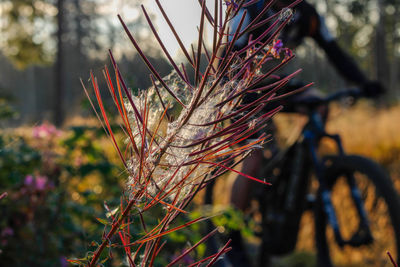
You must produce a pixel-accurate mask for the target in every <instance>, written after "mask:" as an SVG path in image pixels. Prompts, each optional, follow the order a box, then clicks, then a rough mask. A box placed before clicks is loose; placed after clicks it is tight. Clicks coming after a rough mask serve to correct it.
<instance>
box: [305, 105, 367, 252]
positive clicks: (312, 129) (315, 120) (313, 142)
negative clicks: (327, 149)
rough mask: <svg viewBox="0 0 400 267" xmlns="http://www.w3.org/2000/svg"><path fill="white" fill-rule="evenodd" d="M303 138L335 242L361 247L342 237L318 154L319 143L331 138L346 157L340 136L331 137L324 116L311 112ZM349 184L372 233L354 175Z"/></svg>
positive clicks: (363, 220)
mask: <svg viewBox="0 0 400 267" xmlns="http://www.w3.org/2000/svg"><path fill="white" fill-rule="evenodd" d="M302 136H303V142H304V143H305V144H306V146H307V147H308V150H309V152H310V157H311V161H312V164H313V168H314V170H315V175H316V177H317V179H318V182H319V190H320V192H321V198H322V204H323V210H324V211H325V214H326V216H327V219H328V222H329V224H330V225H331V227H332V229H333V231H334V235H335V240H336V242H337V244H338V245H339V246H340V247H343V246H344V245H346V244H350V245H359V244H354V241H352V239H350V240H344V239H343V237H342V234H341V231H340V226H339V223H338V220H337V216H336V212H335V209H334V207H333V204H332V201H331V192H330V190H329V189H328V186H327V184H326V183H327V181H326V180H325V174H324V171H325V162H323V160H322V159H321V158H320V157H319V156H318V154H317V148H318V144H319V141H320V140H321V139H322V138H329V139H332V140H333V141H334V142H335V144H336V146H337V149H338V153H339V155H344V154H345V152H344V149H343V145H342V142H341V139H340V136H339V135H337V134H335V135H331V134H328V133H327V132H326V130H325V123H324V121H323V119H322V116H321V114H320V113H318V112H317V111H315V110H311V111H310V113H309V121H308V123H307V124H306V126H305V127H304V129H303V132H302ZM347 182H348V184H349V186H350V192H351V196H352V198H353V201H354V203H355V206H356V209H357V212H358V215H359V218H360V226H361V227H363V229H365V230H367V232H368V233H370V231H369V222H368V217H367V213H366V211H365V208H364V203H363V201H362V199H361V194H360V191H359V189H358V187H357V185H356V183H355V180H354V176H353V175H352V174H349V175H347ZM356 234H357V233H356Z"/></svg>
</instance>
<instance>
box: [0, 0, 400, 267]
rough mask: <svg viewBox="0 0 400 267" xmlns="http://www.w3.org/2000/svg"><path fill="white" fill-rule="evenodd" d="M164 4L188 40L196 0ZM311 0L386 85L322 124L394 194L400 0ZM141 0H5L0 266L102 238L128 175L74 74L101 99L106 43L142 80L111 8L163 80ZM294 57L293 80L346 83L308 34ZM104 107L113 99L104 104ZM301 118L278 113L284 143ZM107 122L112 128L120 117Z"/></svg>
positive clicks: (141, 84) (399, 145)
mask: <svg viewBox="0 0 400 267" xmlns="http://www.w3.org/2000/svg"><path fill="white" fill-rule="evenodd" d="M161 2H162V3H163V4H164V6H165V8H166V11H167V13H168V14H170V15H171V20H172V21H173V22H174V25H177V30H178V32H179V33H180V34H181V35H182V36H183V39H184V42H185V44H186V45H190V43H191V41H192V40H193V39H194V38H195V35H196V32H197V31H196V30H194V29H195V27H196V25H197V24H198V19H197V18H198V17H199V10H200V9H199V5H198V3H197V1H195V0H191V1H188V0H168V1H167V0H165V1H161ZM309 2H311V3H312V4H314V5H315V6H316V8H317V9H318V11H319V12H320V14H321V15H323V16H324V17H325V20H326V23H327V25H328V27H329V29H330V30H331V32H332V33H333V35H334V36H336V38H337V40H338V42H339V44H340V45H341V47H343V48H344V49H345V50H346V51H347V52H348V53H349V54H350V55H351V56H352V57H353V58H354V59H355V61H356V62H357V63H358V64H359V65H360V66H361V68H362V69H363V70H364V72H365V73H366V74H367V76H368V77H370V78H371V79H377V80H379V81H380V82H381V83H382V84H383V85H384V86H385V87H386V88H387V91H388V92H387V94H386V95H385V96H384V97H383V98H382V99H381V100H379V101H377V102H374V103H372V102H369V101H361V102H360V103H358V104H357V105H356V106H353V107H351V108H348V107H347V108H346V109H343V108H342V107H340V106H336V107H333V112H332V119H331V120H330V122H329V124H328V127H329V128H330V129H331V131H333V132H339V133H340V134H342V135H343V139H344V140H345V147H346V149H347V150H348V152H352V153H359V154H363V155H366V156H369V157H372V158H374V159H375V160H377V161H378V162H380V163H381V164H383V165H384V166H385V167H386V168H387V169H388V170H389V172H390V174H391V175H392V178H393V179H394V180H395V184H396V186H397V189H399V190H400V184H399V183H400V137H399V136H398V132H399V131H400V124H399V119H400V106H399V105H398V101H399V99H400V88H399V85H398V82H399V79H400V77H399V76H400V75H399V74H400V27H399V26H400V2H399V1H395V0H361V1H360V0H357V1H356V0H324V1H321V0H319V1H317V0H310V1H309ZM142 3H143V4H145V6H146V7H148V10H149V12H150V13H151V14H152V18H153V21H154V22H155V24H156V26H157V27H158V28H159V29H160V34H161V35H162V36H169V32H168V31H167V29H166V27H165V25H164V24H163V23H162V20H161V19H160V18H159V13H158V12H157V11H156V9H155V5H154V1H151V0H150V1H142ZM140 4H141V3H138V1H135V0H115V1H108V0H1V1H0V126H1V130H0V190H1V192H0V193H2V192H8V197H6V198H5V199H2V200H0V212H1V213H0V214H1V219H0V250H1V252H0V262H2V263H3V262H4V263H6V262H7V263H9V264H11V263H12V264H14V266H24V264H26V263H30V264H31V266H56V265H61V266H65V265H66V264H67V262H66V258H70V257H72V256H82V257H85V255H84V253H85V251H87V250H88V249H90V248H91V247H90V246H91V245H93V243H91V242H92V240H99V238H100V237H101V233H102V231H103V228H104V225H102V224H101V221H99V220H96V217H104V211H105V207H104V200H107V203H108V205H110V206H113V205H118V203H119V196H120V192H121V191H122V190H123V188H124V183H125V177H124V173H123V169H122V166H121V164H120V163H119V160H118V158H117V156H116V154H115V153H114V151H113V148H112V145H111V143H110V142H109V141H108V140H107V138H106V136H105V135H104V133H103V129H102V128H101V127H100V125H99V123H98V122H97V121H96V120H95V119H93V117H94V116H93V113H92V111H91V108H90V105H89V103H88V101H87V99H86V96H85V94H84V92H83V90H82V86H81V84H80V79H82V80H83V82H84V84H87V81H88V77H89V71H90V70H91V69H92V70H93V71H94V72H95V73H96V74H97V75H98V77H99V82H100V87H101V88H102V90H103V96H104V97H105V98H106V99H107V97H108V96H107V94H108V92H106V86H105V81H104V79H102V74H101V70H102V69H103V67H104V65H105V64H109V60H108V49H111V50H112V51H113V53H114V55H115V56H116V59H117V61H118V63H119V65H120V69H121V70H122V73H123V75H124V76H125V79H126V80H127V83H128V85H129V86H130V87H131V88H133V89H135V88H146V87H148V86H149V84H150V83H149V79H148V74H149V72H148V71H147V68H146V67H145V65H143V64H142V62H141V59H140V58H139V57H138V54H136V53H135V51H134V48H133V47H132V46H131V45H130V43H129V41H128V40H127V38H126V37H125V34H124V33H123V30H122V27H121V26H120V24H119V23H118V22H117V19H116V14H118V13H120V14H121V15H122V16H123V18H124V19H125V21H126V22H127V24H128V26H129V28H130V29H131V31H132V32H133V33H134V35H135V37H136V38H137V39H138V40H139V42H140V44H141V47H142V48H143V49H144V50H145V53H146V54H147V55H148V56H149V57H150V58H151V61H152V63H153V65H155V66H156V67H157V69H158V71H159V72H160V73H161V74H162V76H164V75H167V74H168V73H169V72H170V71H171V67H170V65H169V63H168V62H167V61H166V58H165V57H164V56H162V53H161V51H160V50H159V48H158V47H157V46H156V42H155V41H154V39H153V37H152V36H151V34H150V32H149V28H148V26H147V23H146V22H145V21H144V17H143V16H142V15H141V11H140ZM186 5H187V6H186ZM182 10H185V12H182ZM164 38H166V39H165V40H166V44H167V47H168V49H169V50H170V51H171V52H172V54H173V55H175V56H174V57H175V58H176V59H177V60H178V62H179V61H181V60H183V57H182V55H181V54H180V53H179V52H177V45H176V44H175V43H173V42H171V41H170V40H169V39H168V37H164ZM295 54H296V56H297V57H296V59H295V60H294V61H293V62H292V64H291V66H290V68H292V69H297V68H300V67H301V68H302V69H303V73H302V74H301V75H302V76H301V77H300V79H302V80H304V81H306V82H310V81H314V82H315V83H316V86H317V87H318V88H319V89H321V90H322V91H325V92H329V91H334V90H338V89H340V88H344V87H346V83H345V81H343V80H342V78H341V77H340V76H339V75H338V74H337V73H336V72H335V70H334V69H333V68H332V67H331V66H330V65H329V64H328V62H327V59H326V58H325V56H324V54H323V52H322V51H321V50H320V49H319V48H318V46H317V45H316V44H315V43H313V41H312V40H306V41H305V42H304V44H303V45H302V46H301V47H299V48H297V49H296V51H295ZM111 102H112V101H111V98H110V99H109V104H110V105H108V106H110V107H111V106H112V103H111ZM111 114H112V113H111ZM278 119H279V118H278ZM298 121H299V120H297V119H287V118H283V119H281V123H278V126H279V127H280V130H281V132H282V139H283V140H285V139H290V134H286V133H285V130H286V132H287V133H292V134H293V131H292V129H293V127H296V125H297V124H298ZM114 126H115V130H116V132H118V129H119V128H118V124H117V122H115V125H114ZM119 134H120V135H121V136H122V133H119ZM120 139H121V142H122V141H123V140H122V138H120ZM231 180H232V177H231V178H229V177H228V178H225V179H222V184H221V185H220V186H219V187H220V190H223V194H221V195H223V196H224V197H222V198H221V199H220V200H218V202H219V204H224V205H225V204H227V199H229V196H228V195H229V186H230V183H231ZM11 204H12V205H11ZM54 222H57V223H54ZM304 225H305V227H303V233H304V231H305V234H303V235H304V236H305V240H306V241H304V242H303V243H301V242H302V241H300V245H299V248H301V249H305V250H307V249H310V246H308V245H307V242H308V241H307V238H306V237H307V233H308V232H307V231H308V230H307V223H304ZM310 231H311V230H310ZM170 238H171V239H173V241H174V242H175V244H177V247H179V244H181V243H182V244H183V243H184V242H185V238H184V239H183V240H182V237H181V236H174V235H172V237H170ZM174 238H175V239H174ZM193 238H195V237H193ZM309 239H310V238H308V240H309ZM302 244H303V245H302ZM203 250H204V248H203ZM21 251H24V253H23V256H21ZM199 253H200V252H199ZM203 253H204V251H203ZM171 254H173V252H171ZM120 260H121V258H120V259H119V258H118V256H115V257H114V261H113V262H112V264H115V265H116V266H117V265H118V263H120Z"/></svg>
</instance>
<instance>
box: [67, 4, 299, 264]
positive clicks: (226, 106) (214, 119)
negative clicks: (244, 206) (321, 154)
mask: <svg viewBox="0 0 400 267" xmlns="http://www.w3.org/2000/svg"><path fill="white" fill-rule="evenodd" d="M155 2H156V3H157V5H158V8H159V9H160V11H161V13H162V14H163V17H164V19H165V20H166V22H167V23H168V25H169V26H170V29H171V31H172V33H173V35H174V37H175V38H176V40H177V41H178V43H179V44H180V47H181V49H182V52H183V54H184V55H185V58H186V60H187V61H188V65H189V67H190V68H192V69H193V72H194V75H193V77H191V78H189V77H188V71H187V70H186V68H187V67H185V65H183V64H177V63H176V62H175V61H174V60H173V59H172V57H171V55H170V54H169V53H168V51H167V50H166V49H165V46H164V44H163V42H162V40H161V39H160V37H159V35H158V33H157V31H156V30H155V27H154V25H153V23H152V21H151V19H150V17H149V15H148V13H147V11H146V9H145V8H144V7H143V6H142V10H143V13H144V16H145V17H146V20H147V22H148V24H149V26H150V29H151V30H152V32H153V33H154V36H155V38H156V40H157V41H158V43H159V45H160V47H161V49H162V50H163V52H164V53H165V56H166V57H167V58H168V60H169V62H170V64H171V65H172V67H173V72H172V73H171V74H170V75H168V76H167V77H164V78H162V77H161V76H160V75H159V73H158V72H157V69H156V67H154V66H153V65H152V64H151V63H150V61H149V60H148V59H147V57H146V56H145V55H144V53H143V52H142V49H141V48H140V46H139V44H138V43H137V41H136V40H135V38H134V37H133V35H132V34H131V32H130V31H129V29H128V27H127V26H126V24H125V23H124V21H123V19H122V18H121V16H118V18H119V20H120V22H121V24H122V26H123V28H124V30H125V32H126V34H127V36H128V37H129V39H130V40H131V42H132V44H133V46H134V47H135V48H136V50H137V52H138V53H139V54H140V55H141V57H142V59H143V61H144V62H145V63H146V65H147V67H148V68H149V70H150V71H151V73H152V74H151V75H150V79H151V81H152V84H153V86H152V87H151V88H149V89H147V90H144V91H140V92H139V93H138V94H136V95H135V94H133V92H132V91H131V90H130V89H129V88H128V86H127V85H126V83H125V81H124V78H123V77H122V74H121V71H120V69H119V67H118V64H117V62H116V60H115V59H114V57H113V54H112V52H111V51H110V58H111V63H112V66H113V71H112V72H111V71H110V70H109V69H108V68H107V67H106V68H105V69H104V71H103V74H104V77H105V79H106V81H107V85H108V89H109V91H110V93H111V96H112V98H113V100H114V103H115V106H116V109H117V111H118V113H119V114H120V116H121V127H122V128H123V130H124V132H125V133H126V142H125V147H123V148H122V147H120V146H119V145H118V142H117V140H116V137H115V135H114V134H113V130H112V128H111V127H110V121H109V119H108V117H107V114H106V112H105V108H104V104H103V101H102V98H101V94H100V88H99V86H98V82H97V79H96V78H95V76H94V75H93V73H91V83H92V86H93V89H94V94H95V98H96V100H97V103H98V107H99V112H97V111H96V110H97V109H96V108H95V104H94V103H93V102H92V101H91V104H92V106H93V109H94V110H95V111H96V115H97V116H98V118H99V119H100V121H101V123H102V126H103V127H104V129H105V131H106V132H107V134H108V135H109V137H110V139H111V141H112V142H113V144H114V147H115V149H116V150H117V151H118V154H119V156H120V158H121V160H122V162H123V164H124V166H125V168H126V173H127V176H128V180H127V190H126V193H125V194H124V196H123V198H122V199H123V201H121V205H120V207H118V208H117V209H114V210H111V209H109V208H108V207H106V208H107V210H108V214H109V216H108V217H109V218H110V221H104V220H101V221H102V222H103V223H104V224H105V225H106V232H105V233H104V236H103V238H102V243H101V244H100V245H99V246H98V248H97V249H96V250H95V251H94V252H93V253H91V254H90V256H89V257H87V258H86V259H83V260H81V261H80V260H72V262H74V263H79V264H88V266H95V265H96V264H97V262H98V261H99V259H100V257H101V255H102V253H103V251H104V249H105V248H106V247H110V248H111V247H112V246H115V243H114V241H113V240H115V239H112V238H113V237H114V235H116V234H118V236H119V239H120V240H121V245H122V247H123V248H124V250H125V252H126V255H127V261H128V262H129V264H130V266H136V264H138V263H140V264H141V265H143V266H144V265H150V266H152V265H153V263H154V259H155V257H156V256H157V255H158V254H159V252H160V250H161V249H162V247H163V246H164V244H165V243H162V242H161V240H162V237H164V236H165V235H167V234H169V233H172V232H174V231H177V230H179V229H182V228H184V227H187V226H189V225H191V224H194V223H196V222H199V221H201V220H204V219H205V218H204V217H199V218H197V219H194V220H192V221H190V222H187V223H184V224H183V225H180V226H176V227H172V223H173V221H174V220H175V219H176V218H177V216H178V215H179V214H182V213H186V211H185V208H186V207H187V205H188V204H189V203H190V201H191V200H192V199H193V197H194V196H195V195H196V193H197V192H199V190H201V189H203V188H204V187H205V186H206V185H207V183H208V182H210V181H211V180H213V179H215V178H216V177H218V176H220V175H221V174H223V173H225V172H227V171H234V172H238V171H236V170H234V169H233V167H234V166H235V165H236V164H238V162H240V161H241V160H243V159H244V158H245V157H246V156H247V155H248V154H249V153H251V151H252V150H253V149H256V148H258V147H259V146H260V145H262V144H263V143H264V142H265V141H267V139H268V137H269V136H268V135H266V134H261V135H260V137H259V138H257V139H256V140H254V141H252V142H251V143H247V144H246V143H243V142H242V141H244V140H246V139H247V138H248V137H250V136H252V135H254V134H255V133H257V132H259V131H260V130H261V129H263V128H264V127H265V125H266V122H267V121H268V120H269V119H270V118H271V117H272V116H273V115H274V114H275V113H277V112H278V111H279V110H280V109H281V107H276V108H273V109H270V110H267V111H265V109H266V106H267V103H269V102H271V101H276V100H279V99H281V98H283V97H285V96H286V95H287V94H291V93H287V94H285V95H282V94H278V92H279V89H281V88H282V87H283V86H285V85H286V84H287V83H288V81H289V79H290V78H291V77H293V76H294V75H296V74H297V73H298V72H295V73H293V74H291V75H288V76H286V77H285V78H282V79H281V78H278V79H276V81H274V82H272V83H270V84H268V85H265V84H263V81H264V80H265V79H266V78H269V77H271V75H272V74H273V73H275V72H276V71H277V70H278V69H280V68H281V67H283V66H284V65H285V64H286V63H287V62H289V61H290V59H292V58H293V55H292V54H291V53H288V50H285V49H283V47H282V43H281V42H280V41H277V35H278V33H279V32H280V30H281V29H282V28H283V27H284V25H285V24H287V23H288V21H289V20H290V19H291V16H288V17H286V18H284V19H281V17H280V16H279V15H280V14H276V15H273V16H271V17H268V18H266V19H265V18H264V19H261V18H262V15H264V14H265V13H266V11H267V10H268V9H269V8H270V6H271V5H272V2H273V1H271V2H270V3H269V4H267V5H266V6H265V7H264V8H263V10H262V12H261V14H260V16H258V17H257V18H256V19H255V20H254V21H252V22H251V23H250V24H249V25H247V26H246V27H242V26H243V22H244V19H245V17H246V13H247V11H245V12H244V14H243V15H242V17H241V19H240V23H239V26H238V28H237V30H236V31H235V32H234V33H228V28H229V21H230V20H231V19H232V18H233V17H234V16H236V15H237V14H238V10H239V9H240V8H241V7H243V5H249V4H252V3H253V2H254V3H255V2H256V1H250V2H252V3H250V2H246V1H230V2H229V4H228V2H227V5H226V10H225V15H223V10H224V9H223V5H222V1H217V0H216V1H215V5H214V12H213V15H212V12H210V10H209V9H208V7H207V6H206V1H199V2H200V5H201V9H202V11H201V20H200V25H199V29H198V32H199V37H198V40H197V46H196V48H194V47H193V46H192V51H191V53H190V52H189V51H188V50H187V49H186V48H185V47H184V46H183V44H182V41H181V39H180V37H179V36H178V34H177V33H176V31H175V29H174V27H173V26H172V24H171V22H170V20H169V18H168V16H167V15H166V13H165V11H164V9H163V7H162V5H161V3H160V1H159V0H155ZM297 2H299V1H296V2H294V3H293V5H295V4H296V3H297ZM271 21H272V23H271V26H270V27H268V29H267V30H266V32H265V33H264V34H262V35H261V36H260V37H259V38H256V39H254V40H249V42H248V44H247V45H246V46H245V47H244V48H243V49H241V50H239V51H235V50H234V43H235V42H236V40H238V38H240V37H241V36H242V35H243V34H244V33H245V32H246V31H249V30H252V29H255V28H258V27H262V26H264V25H265V24H266V23H269V22H271ZM206 23H208V24H209V25H210V26H211V27H212V29H213V38H212V44H211V45H210V48H208V47H207V46H206V45H205V43H204V36H203V35H204V31H205V26H206ZM228 36H229V37H230V38H228ZM222 51H223V53H221V52H222ZM281 51H285V52H286V56H285V57H284V58H283V59H282V60H281V61H279V62H277V63H276V64H275V65H274V66H273V67H271V68H269V69H268V70H267V71H266V72H264V71H263V70H262V66H263V65H264V63H265V62H267V61H270V60H278V58H279V54H280V53H281ZM202 54H204V55H205V57H206V67H205V68H204V69H202V68H200V66H201V63H202V60H203V59H202ZM112 73H114V74H115V79H114V81H113V79H112ZM82 84H83V83H82ZM83 86H84V85H83ZM84 88H85V86H84ZM261 91H263V94H262V95H260V97H259V98H258V99H257V100H254V101H252V102H250V103H243V102H242V99H243V97H244V95H245V94H246V93H248V92H261ZM85 92H86V94H87V96H88V97H89V92H88V90H87V89H86V88H85ZM89 99H90V97H89ZM172 110H174V112H175V114H172ZM261 111H264V113H262V112H261ZM260 114H262V115H260ZM241 175H243V176H244V177H247V178H248V179H252V180H256V181H258V182H260V183H261V184H268V183H267V182H266V181H264V180H263V179H257V178H255V177H251V176H248V175H246V174H242V173H241ZM156 206H161V207H163V210H164V212H163V215H162V217H161V218H159V223H158V224H157V225H155V226H153V227H152V229H147V226H146V222H145V221H144V219H143V216H142V214H143V213H144V212H147V211H149V210H150V209H152V208H154V207H156ZM135 217H136V218H137V217H138V218H140V220H141V221H142V225H143V231H144V232H143V233H142V234H140V233H139V237H137V238H136V239H135V240H131V237H132V236H133V233H132V231H136V232H135V235H136V236H137V235H138V232H141V231H138V229H137V228H136V227H135V228H136V229H135V228H133V227H131V226H132V225H131V222H132V221H133V220H134V218H135ZM214 233H215V231H213V232H211V233H210V234H208V235H206V236H205V237H204V238H203V239H201V240H200V241H199V242H198V243H196V244H195V245H193V246H192V247H189V248H188V249H187V250H185V251H184V252H183V253H182V255H181V256H179V257H176V258H175V259H173V260H172V262H170V264H169V266H170V265H173V264H175V263H178V262H179V261H180V260H181V259H183V258H184V257H185V255H187V254H188V253H190V252H191V251H192V250H193V249H194V248H195V247H196V246H198V245H199V244H200V243H202V242H204V241H205V240H206V239H207V238H209V237H210V236H211V235H213V234H214ZM228 250H229V242H228V243H227V244H226V245H225V246H224V247H223V248H221V250H220V251H219V252H218V253H216V254H214V255H211V256H209V257H208V258H206V259H203V260H200V261H198V262H196V263H194V265H196V264H199V263H201V262H206V261H208V264H209V265H211V264H213V263H214V262H215V261H216V260H217V259H218V257H219V256H220V255H221V254H223V253H225V252H227V251H228ZM139 256H140V257H139ZM85 262H86V263H85Z"/></svg>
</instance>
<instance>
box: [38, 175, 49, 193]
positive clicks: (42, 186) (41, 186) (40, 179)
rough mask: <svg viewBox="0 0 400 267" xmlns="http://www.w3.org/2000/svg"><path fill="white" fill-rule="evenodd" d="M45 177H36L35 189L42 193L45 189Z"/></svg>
mask: <svg viewBox="0 0 400 267" xmlns="http://www.w3.org/2000/svg"><path fill="white" fill-rule="evenodd" d="M46 184H47V177H46V176H38V177H36V189H37V190H39V191H42V190H44V189H46Z"/></svg>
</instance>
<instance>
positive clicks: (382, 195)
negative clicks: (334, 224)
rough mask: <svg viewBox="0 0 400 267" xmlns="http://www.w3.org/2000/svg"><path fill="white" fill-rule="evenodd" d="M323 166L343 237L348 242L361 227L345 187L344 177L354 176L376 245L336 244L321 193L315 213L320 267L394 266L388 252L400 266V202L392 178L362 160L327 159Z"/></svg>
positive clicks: (375, 164) (362, 158) (349, 157)
mask: <svg viewBox="0 0 400 267" xmlns="http://www.w3.org/2000/svg"><path fill="white" fill-rule="evenodd" d="M324 162H325V166H326V169H325V179H326V180H325V181H326V182H327V186H328V188H329V189H331V190H332V191H331V199H332V203H333V205H334V208H335V211H336V215H337V218H338V222H339V226H340V229H341V232H342V235H343V237H344V238H345V239H348V238H349V236H351V231H353V233H354V226H355V225H357V226H358V221H357V218H358V217H357V216H355V217H356V219H354V214H357V213H354V212H355V211H354V210H355V208H354V207H351V203H353V202H352V199H351V196H350V192H349V191H350V190H349V186H348V185H347V187H346V186H343V185H344V184H343V183H344V180H345V179H344V175H346V174H348V173H352V174H353V175H354V177H355V179H356V182H357V185H358V187H359V190H360V192H361V193H362V194H361V196H362V198H363V202H364V206H365V209H366V211H367V214H368V220H369V222H370V228H371V232H372V236H373V238H374V241H373V243H372V244H370V245H362V246H360V247H350V246H349V245H345V246H344V247H343V248H340V247H339V246H338V245H337V244H336V242H335V241H334V238H333V233H332V232H333V231H331V229H329V227H327V220H326V215H325V212H324V210H323V206H322V201H321V196H320V192H318V195H317V203H316V205H315V211H314V212H315V213H314V216H315V238H316V247H317V262H318V266H324V267H328V266H393V264H392V263H391V261H390V259H389V256H388V255H387V252H388V251H389V252H390V253H391V254H392V255H393V258H394V259H395V261H396V262H397V263H399V257H400V200H399V196H398V194H397V192H396V190H395V188H394V185H393V183H392V180H391V178H390V177H389V175H388V174H387V173H386V172H385V171H384V170H383V169H382V167H381V166H380V165H378V164H377V163H375V162H374V161H372V160H370V159H367V158H364V157H361V156H356V155H347V156H328V157H325V158H324ZM341 183H342V184H341ZM340 185H342V186H341V187H340ZM339 187H340V190H338V188H339ZM346 191H348V192H346ZM353 205H354V204H353ZM352 209H353V211H352ZM343 211H345V212H343ZM352 216H353V217H352ZM343 222H344V223H343ZM357 226H355V228H357ZM352 227H353V228H352ZM329 231H331V232H329ZM346 235H347V236H346Z"/></svg>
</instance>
